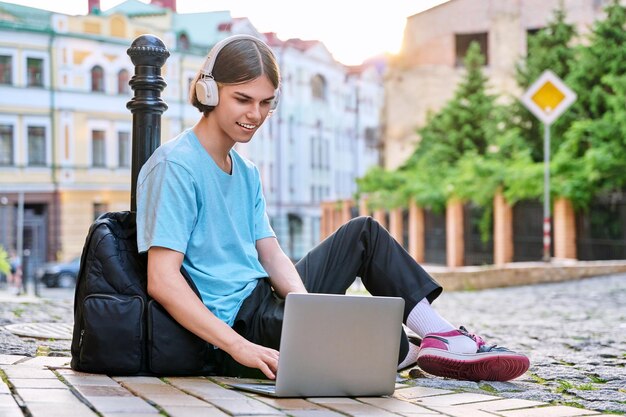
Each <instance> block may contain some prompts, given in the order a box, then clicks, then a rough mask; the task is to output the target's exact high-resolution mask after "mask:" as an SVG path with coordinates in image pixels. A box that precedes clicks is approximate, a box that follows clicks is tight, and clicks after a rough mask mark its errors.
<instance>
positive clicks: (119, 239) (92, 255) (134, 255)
mask: <svg viewBox="0 0 626 417" xmlns="http://www.w3.org/2000/svg"><path fill="white" fill-rule="evenodd" d="M181 273H182V274H183V276H184V277H185V279H186V280H187V282H188V284H189V285H190V286H191V288H192V289H193V291H194V292H195V293H196V295H198V297H200V293H199V292H198V289H197V288H196V286H195V285H194V283H193V281H192V280H191V278H190V277H189V274H188V273H187V271H185V269H184V268H181ZM71 351H72V361H71V366H72V369H74V370H76V371H82V372H91V373H104V374H109V375H155V376H158V375H211V374H215V371H216V366H215V355H216V352H215V349H214V348H213V346H211V345H210V344H208V343H207V342H205V341H204V340H202V339H200V338H199V337H197V336H196V335H194V334H193V333H191V332H190V331H188V330H187V329H185V328H184V327H182V326H181V325H180V324H178V323H177V322H176V321H175V320H174V319H173V318H172V317H171V316H170V315H169V314H168V313H167V312H166V311H165V309H163V307H162V306H161V305H159V304H158V303H157V302H156V301H155V300H153V299H151V298H150V297H149V296H148V292H147V255H146V254H139V253H138V252H137V231H136V223H135V213H134V212H130V211H121V212H112V213H105V214H103V215H102V216H100V217H99V218H98V219H97V220H96V221H95V222H94V223H93V224H92V225H91V227H90V228H89V233H88V235H87V239H86V241H85V246H84V248H83V252H82V255H81V260H80V269H79V271H78V277H77V280H76V292H75V295H74V332H73V337H72V348H71Z"/></svg>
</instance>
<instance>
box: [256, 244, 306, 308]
mask: <svg viewBox="0 0 626 417" xmlns="http://www.w3.org/2000/svg"><path fill="white" fill-rule="evenodd" d="M257 249H258V250H259V260H260V261H261V265H263V268H264V269H265V272H267V274H268V275H269V277H270V282H271V284H272V287H274V291H276V293H277V294H278V295H279V296H281V297H286V296H287V294H289V293H290V292H300V293H303V292H307V290H306V288H305V287H304V283H303V282H302V278H300V274H298V271H297V270H296V267H295V266H294V265H293V262H291V260H290V259H289V258H288V257H287V255H285V252H283V251H282V249H281V248H280V246H279V245H278V241H277V240H276V239H275V238H268V239H263V240H260V241H258V242H257Z"/></svg>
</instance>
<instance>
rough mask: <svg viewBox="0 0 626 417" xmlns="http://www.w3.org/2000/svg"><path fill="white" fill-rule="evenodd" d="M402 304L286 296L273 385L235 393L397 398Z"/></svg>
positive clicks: (391, 299) (347, 297)
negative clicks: (276, 370) (396, 384)
mask: <svg viewBox="0 0 626 417" xmlns="http://www.w3.org/2000/svg"><path fill="white" fill-rule="evenodd" d="M403 309H404V300H403V299H402V298H397V297H374V296H353V295H330V294H288V295H287V299H286V301H285V316H284V320H283V328H282V335H281V339H280V358H279V361H278V372H277V375H276V381H275V383H274V382H273V381H271V382H266V383H258V384H257V383H254V384H248V383H236V382H229V383H228V385H230V386H232V387H233V388H237V389H242V390H246V391H252V392H256V393H260V394H265V395H271V396H276V397H344V396H345V397H355V396H379V395H389V394H391V393H393V391H394V388H395V381H396V369H397V366H398V350H399V348H400V332H401V330H402V314H403Z"/></svg>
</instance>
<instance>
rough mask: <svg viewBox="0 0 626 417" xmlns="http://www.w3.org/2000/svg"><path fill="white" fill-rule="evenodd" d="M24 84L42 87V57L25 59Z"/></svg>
mask: <svg viewBox="0 0 626 417" xmlns="http://www.w3.org/2000/svg"><path fill="white" fill-rule="evenodd" d="M26 85H27V86H28V87H43V59H41V58H27V59H26Z"/></svg>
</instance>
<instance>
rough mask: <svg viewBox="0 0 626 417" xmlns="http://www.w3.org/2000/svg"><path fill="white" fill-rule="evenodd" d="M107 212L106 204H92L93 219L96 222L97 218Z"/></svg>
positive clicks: (107, 206)
mask: <svg viewBox="0 0 626 417" xmlns="http://www.w3.org/2000/svg"><path fill="white" fill-rule="evenodd" d="M108 211H109V205H108V204H107V203H93V219H94V220H96V219H97V218H98V217H100V216H101V215H103V214H104V213H106V212H108Z"/></svg>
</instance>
